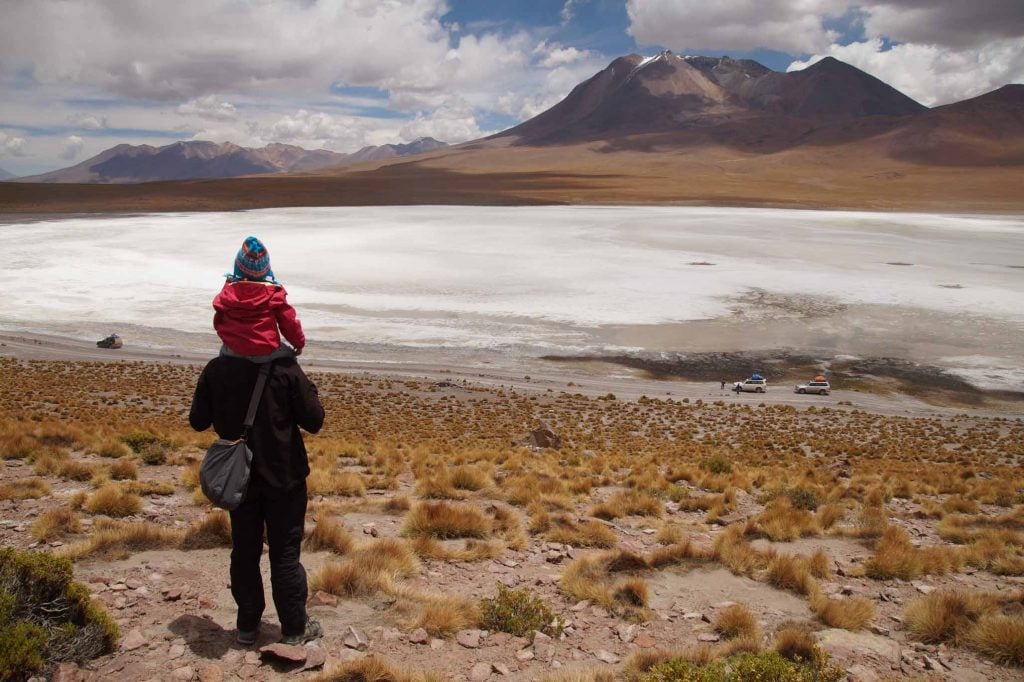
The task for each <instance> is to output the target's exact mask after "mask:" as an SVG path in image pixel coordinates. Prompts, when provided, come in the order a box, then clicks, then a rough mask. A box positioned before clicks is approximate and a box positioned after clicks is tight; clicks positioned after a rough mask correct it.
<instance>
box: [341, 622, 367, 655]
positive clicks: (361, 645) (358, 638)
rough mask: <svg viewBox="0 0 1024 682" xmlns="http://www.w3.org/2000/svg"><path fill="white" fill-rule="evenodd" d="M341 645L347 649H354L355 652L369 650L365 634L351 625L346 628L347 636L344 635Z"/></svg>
mask: <svg viewBox="0 0 1024 682" xmlns="http://www.w3.org/2000/svg"><path fill="white" fill-rule="evenodd" d="M343 643H344V645H345V646H347V647H348V648H349V649H355V650H356V651H366V650H367V649H369V648H370V641H369V640H368V639H366V634H365V633H364V632H363V631H362V630H359V629H357V628H354V627H352V626H351V625H349V626H348V634H347V635H345V640H344V642H343Z"/></svg>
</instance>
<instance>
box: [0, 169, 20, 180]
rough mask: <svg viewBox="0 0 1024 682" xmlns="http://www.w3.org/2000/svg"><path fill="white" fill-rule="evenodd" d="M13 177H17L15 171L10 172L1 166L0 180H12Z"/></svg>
mask: <svg viewBox="0 0 1024 682" xmlns="http://www.w3.org/2000/svg"><path fill="white" fill-rule="evenodd" d="M13 177H16V176H15V175H14V173H9V172H7V171H6V170H4V169H3V168H0V180H10V179H11V178H13Z"/></svg>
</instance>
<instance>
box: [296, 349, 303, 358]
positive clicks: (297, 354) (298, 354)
mask: <svg viewBox="0 0 1024 682" xmlns="http://www.w3.org/2000/svg"><path fill="white" fill-rule="evenodd" d="M300 355H302V349H301V348H296V349H295V357H298V356H300Z"/></svg>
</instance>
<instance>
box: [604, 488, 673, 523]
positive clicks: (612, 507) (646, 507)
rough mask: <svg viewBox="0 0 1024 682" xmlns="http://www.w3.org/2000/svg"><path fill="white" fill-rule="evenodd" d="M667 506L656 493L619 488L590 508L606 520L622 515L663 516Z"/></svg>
mask: <svg viewBox="0 0 1024 682" xmlns="http://www.w3.org/2000/svg"><path fill="white" fill-rule="evenodd" d="M664 513H665V506H664V505H663V504H662V503H661V500H659V499H658V498H657V497H655V496H654V495H651V494H650V493H645V492H643V491H640V490H619V491H616V492H615V493H612V496H611V497H609V498H608V500H606V501H605V502H603V503H601V504H598V505H596V506H595V507H593V508H592V509H591V510H590V515H591V516H594V517H597V518H599V519H604V520H605V521H612V520H614V519H617V518H619V517H621V516H661V515H662V514H664Z"/></svg>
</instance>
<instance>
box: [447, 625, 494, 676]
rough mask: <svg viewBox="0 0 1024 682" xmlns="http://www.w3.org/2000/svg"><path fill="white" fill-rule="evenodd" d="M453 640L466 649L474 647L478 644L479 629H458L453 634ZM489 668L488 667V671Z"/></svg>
mask: <svg viewBox="0 0 1024 682" xmlns="http://www.w3.org/2000/svg"><path fill="white" fill-rule="evenodd" d="M455 641H456V642H458V643H459V644H461V645H462V646H464V647H466V648H467V649H476V648H477V647H478V646H480V631H479V630H459V632H458V633H456V635H455ZM489 670H490V669H489V668H488V671H489Z"/></svg>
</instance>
